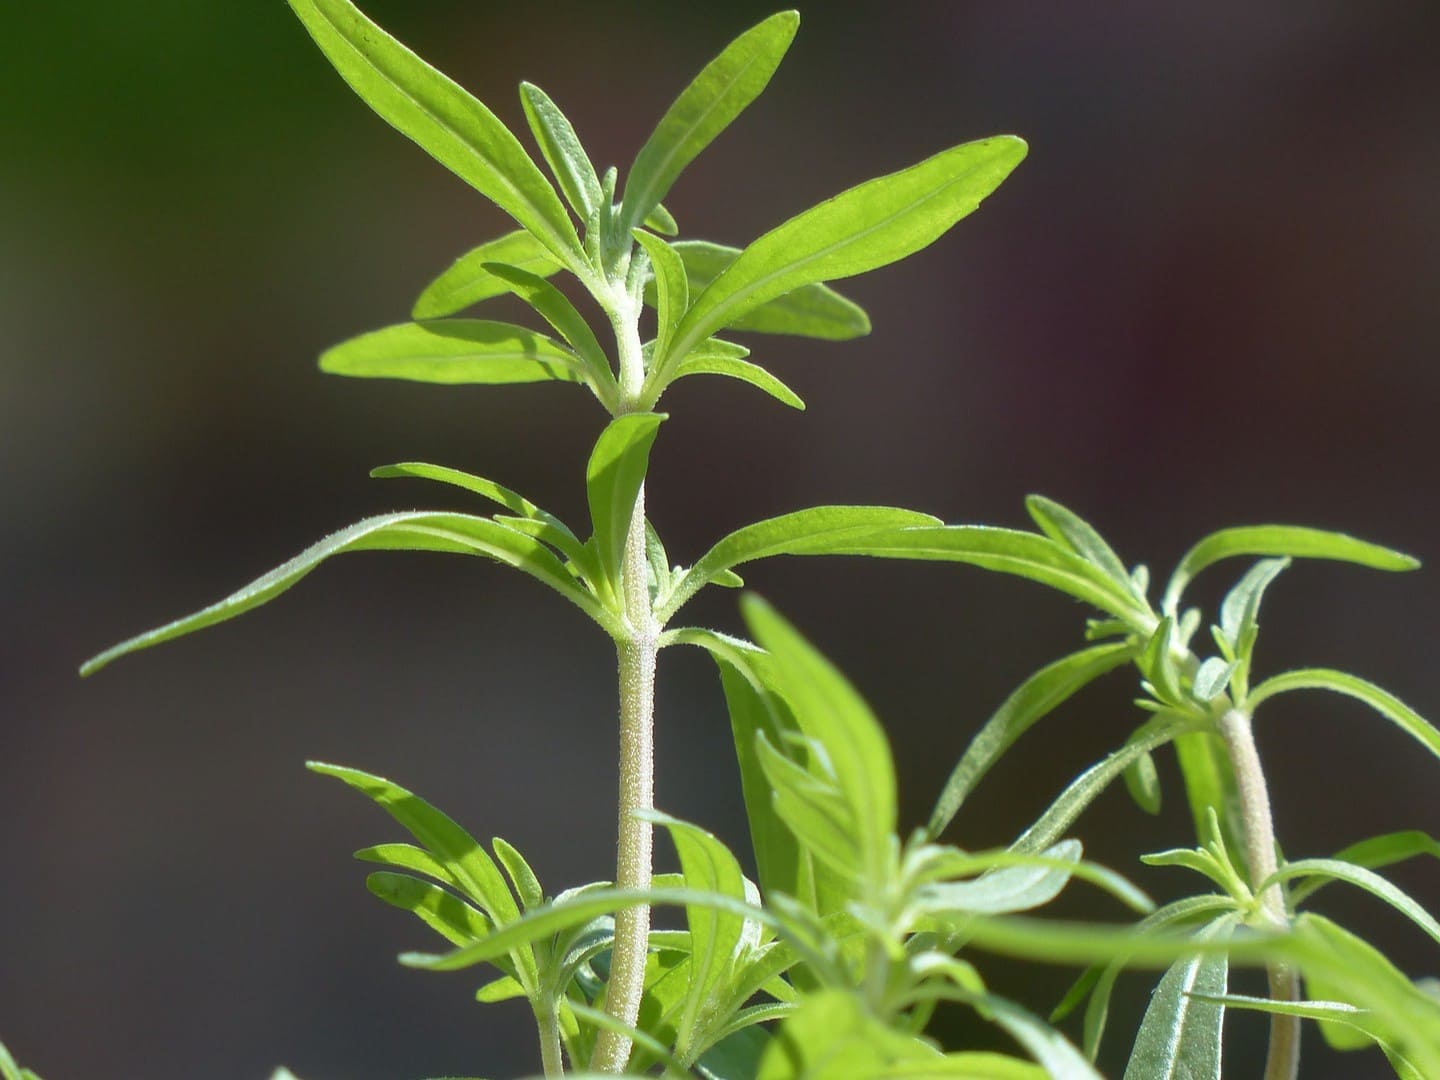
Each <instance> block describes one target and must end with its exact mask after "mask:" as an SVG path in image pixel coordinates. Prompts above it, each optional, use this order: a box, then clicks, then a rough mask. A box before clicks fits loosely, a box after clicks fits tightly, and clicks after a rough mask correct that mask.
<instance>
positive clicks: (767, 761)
mask: <svg viewBox="0 0 1440 1080" xmlns="http://www.w3.org/2000/svg"><path fill="white" fill-rule="evenodd" d="M756 752H757V754H758V757H759V761H760V768H761V770H762V771H763V773H764V775H765V779H766V781H767V783H768V784H769V787H770V791H771V795H770V801H771V803H772V804H773V806H774V808H775V814H776V816H778V817H779V819H780V820H781V821H783V822H784V823H785V827H786V828H787V829H789V830H790V832H791V833H792V834H794V836H795V839H796V840H798V841H799V842H800V846H801V847H802V848H803V849H804V850H805V852H806V854H807V855H812V856H814V857H815V858H816V859H818V860H819V864H820V865H822V866H823V867H824V868H825V869H827V870H829V871H830V872H831V873H833V874H834V875H835V876H836V878H837V879H838V880H839V881H840V882H842V883H843V884H842V887H841V895H842V896H843V897H844V899H846V900H848V899H850V898H852V896H853V894H854V891H855V889H854V883H855V882H857V881H860V880H862V879H863V878H864V877H865V874H866V870H867V863H866V855H867V845H866V839H867V837H866V835H865V830H864V829H863V827H862V826H861V824H860V822H859V821H858V820H857V819H856V810H855V807H854V806H853V805H851V803H850V802H849V801H848V799H847V798H846V793H845V792H844V791H843V790H842V789H841V787H840V785H839V784H838V783H837V782H836V781H835V780H834V779H833V778H828V777H818V776H815V775H814V774H812V773H811V772H810V771H808V770H807V769H805V768H804V767H803V766H801V765H799V764H797V763H796V762H794V761H792V760H791V759H790V758H788V757H786V756H785V755H784V754H782V753H781V752H780V751H779V750H777V749H776V748H775V747H774V746H772V745H771V743H770V740H769V739H767V738H765V736H764V735H761V736H760V737H759V738H758V739H757V740H756ZM819 752H821V751H817V753H819ZM813 756H814V755H813V754H812V757H813ZM797 873H799V874H801V875H802V879H801V884H802V889H803V887H804V885H805V884H806V882H805V881H804V877H803V875H804V873H805V868H804V867H800V868H797ZM826 906H827V905H825V903H824V901H823V900H821V899H818V898H817V900H816V902H815V907H816V910H817V911H818V910H824V909H825V907H826Z"/></svg>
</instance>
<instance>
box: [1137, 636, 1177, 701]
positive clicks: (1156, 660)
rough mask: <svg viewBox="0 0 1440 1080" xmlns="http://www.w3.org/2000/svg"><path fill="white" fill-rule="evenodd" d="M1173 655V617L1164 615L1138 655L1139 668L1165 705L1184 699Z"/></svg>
mask: <svg viewBox="0 0 1440 1080" xmlns="http://www.w3.org/2000/svg"><path fill="white" fill-rule="evenodd" d="M1174 655H1175V619H1174V618H1173V617H1172V616H1170V615H1166V616H1165V617H1164V618H1163V619H1161V620H1160V625H1158V626H1157V627H1156V628H1155V632H1154V633H1153V634H1151V635H1150V640H1149V641H1148V642H1146V644H1145V651H1144V652H1143V653H1141V655H1140V670H1141V671H1142V672H1144V674H1145V678H1146V679H1147V680H1148V681H1149V683H1150V686H1151V688H1152V689H1153V690H1154V692H1155V696H1156V697H1157V698H1159V699H1160V700H1161V701H1162V702H1164V703H1165V704H1166V705H1181V704H1183V703H1184V700H1185V695H1184V693H1183V692H1182V691H1181V689H1180V672H1179V670H1178V669H1177V668H1176V666H1175V658H1174Z"/></svg>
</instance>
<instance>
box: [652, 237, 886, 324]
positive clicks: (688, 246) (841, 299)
mask: <svg viewBox="0 0 1440 1080" xmlns="http://www.w3.org/2000/svg"><path fill="white" fill-rule="evenodd" d="M672 246H673V248H674V250H675V252H676V253H677V254H678V255H679V256H680V260H681V262H683V263H684V264H685V274H686V276H687V277H688V278H689V279H690V290H691V292H693V293H699V292H701V291H703V290H704V289H706V288H707V287H709V285H710V283H711V282H712V281H714V280H715V279H716V278H717V277H719V276H720V275H721V274H723V273H724V272H725V271H726V270H728V269H729V268H730V264H731V263H733V262H734V261H735V260H736V259H737V258H738V257H739V255H740V249H739V248H734V247H728V246H726V245H724V244H712V243H711V242H710V241H708V240H681V241H679V242H678V243H676V244H674V245H672ZM655 293H656V290H655V286H654V283H653V282H647V283H646V289H645V302H646V303H648V304H651V305H652V306H653V305H654V304H655V301H656V295H655ZM729 325H730V326H731V327H732V328H733V329H735V330H748V331H750V332H751V333H755V334H791V335H795V336H797V337H809V338H819V339H820V340H822V341H849V340H850V339H851V338H857V337H864V336H865V335H866V334H868V333H869V332H870V316H868V315H866V314H865V309H864V308H862V307H861V306H860V305H859V304H857V303H855V301H853V300H851V299H849V298H848V297H845V296H842V295H841V294H840V293H838V292H836V291H835V290H834V289H832V288H830V287H829V286H828V285H821V284H818V283H817V284H813V285H802V286H801V287H800V288H798V289H792V290H791V291H790V292H787V293H784V294H782V295H780V296H777V297H776V298H775V299H774V300H770V301H768V302H767V303H764V304H761V305H760V306H759V307H757V308H756V309H755V310H754V311H751V312H750V313H749V314H748V315H744V316H742V317H741V318H739V319H736V320H734V321H732V322H731V323H730V324H729Z"/></svg>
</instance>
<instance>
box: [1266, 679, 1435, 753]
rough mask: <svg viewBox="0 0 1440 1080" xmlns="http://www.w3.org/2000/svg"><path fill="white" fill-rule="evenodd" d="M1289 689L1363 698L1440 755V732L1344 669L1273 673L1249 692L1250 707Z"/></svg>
mask: <svg viewBox="0 0 1440 1080" xmlns="http://www.w3.org/2000/svg"><path fill="white" fill-rule="evenodd" d="M1291 690H1330V691H1332V692H1334V693H1336V694H1344V695H1345V696H1346V697H1353V698H1355V699H1356V700H1357V701H1363V702H1364V703H1365V704H1366V705H1369V706H1370V707H1371V708H1372V709H1374V710H1375V711H1376V712H1378V713H1379V714H1380V715H1381V716H1383V717H1385V719H1387V720H1389V721H1390V722H1391V723H1393V724H1395V725H1396V726H1397V727H1398V728H1400V730H1402V731H1404V732H1405V733H1406V734H1408V735H1410V736H1411V737H1412V738H1414V739H1416V740H1418V741H1419V742H1420V743H1421V744H1423V745H1424V746H1425V748H1426V749H1428V750H1429V751H1430V752H1431V753H1432V754H1435V755H1437V756H1440V731H1437V730H1436V729H1435V727H1434V726H1433V725H1432V724H1430V723H1429V722H1428V721H1427V720H1425V718H1424V717H1422V716H1421V715H1420V714H1419V713H1417V712H1416V711H1415V710H1414V709H1412V708H1410V706H1408V705H1406V704H1405V703H1404V702H1403V701H1401V700H1400V699H1399V698H1397V697H1396V696H1395V695H1394V694H1391V693H1389V692H1388V691H1386V690H1382V689H1380V687H1378V686H1376V685H1375V684H1374V683H1371V682H1366V681H1365V680H1364V679H1361V678H1357V677H1356V676H1354V675H1347V674H1346V673H1345V672H1343V671H1331V670H1329V669H1328V668H1305V669H1302V670H1300V671H1287V672H1285V673H1284V674H1283V675H1276V676H1274V677H1272V678H1269V679H1266V680H1265V681H1264V682H1263V683H1261V684H1260V685H1259V686H1257V687H1256V688H1255V689H1254V690H1252V691H1251V692H1250V698H1249V702H1248V704H1249V707H1250V708H1251V709H1252V710H1254V709H1258V708H1259V707H1260V705H1261V704H1262V703H1263V702H1265V701H1266V700H1267V699H1269V698H1271V697H1274V696H1275V695H1276V694H1281V693H1288V692H1289V691H1291Z"/></svg>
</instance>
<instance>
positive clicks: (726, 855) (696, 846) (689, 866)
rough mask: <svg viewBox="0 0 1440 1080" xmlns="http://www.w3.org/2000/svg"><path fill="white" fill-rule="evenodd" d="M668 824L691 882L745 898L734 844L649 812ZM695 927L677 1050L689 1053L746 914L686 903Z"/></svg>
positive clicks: (659, 822) (690, 923)
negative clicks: (726, 844) (698, 1025)
mask: <svg viewBox="0 0 1440 1080" xmlns="http://www.w3.org/2000/svg"><path fill="white" fill-rule="evenodd" d="M646 816H647V818H648V820H649V821H651V822H652V823H654V824H656V825H663V826H664V827H665V828H666V829H667V830H669V833H670V838H671V840H672V841H674V844H675V850H676V852H677V853H678V854H679V856H680V869H681V872H682V873H683V874H684V877H685V885H686V886H687V887H688V888H691V889H695V890H697V891H702V892H714V893H720V894H722V895H726V896H733V897H734V898H735V899H736V900H739V901H741V902H743V901H744V900H745V878H744V875H743V874H742V873H741V872H740V864H739V863H738V862H736V861H735V856H734V855H732V854H730V849H729V848H727V847H726V846H725V845H724V844H722V843H721V842H720V841H719V840H717V839H716V838H715V837H714V836H713V835H711V834H710V833H708V832H706V831H705V830H704V829H701V828H698V827H697V826H695V825H691V824H689V823H688V822H684V821H680V820H677V819H676V818H672V817H670V816H668V815H666V814H659V813H652V814H648V815H646ZM685 923H686V926H687V927H688V928H689V930H690V986H689V989H688V990H687V991H686V995H685V1005H684V1010H683V1012H682V1014H681V1017H680V1021H679V1023H678V1025H677V1028H676V1031H677V1039H676V1043H675V1046H676V1050H677V1051H678V1052H679V1053H680V1054H682V1055H685V1054H687V1053H688V1052H689V1051H690V1049H691V1043H692V1040H693V1038H694V1036H695V1034H696V1031H695V1025H696V1023H697V1022H698V1021H699V1019H700V1017H701V1015H702V1011H703V1010H704V1009H705V1008H706V1006H707V1005H708V1004H709V1003H710V1001H711V999H712V998H714V997H715V996H717V995H718V994H719V992H720V991H721V989H722V987H723V985H724V983H725V981H726V979H727V977H728V976H729V973H730V970H731V966H732V964H733V962H734V959H735V956H736V954H737V952H738V951H739V949H740V943H741V940H742V938H743V936H744V933H745V920H744V919H743V918H742V917H740V916H739V915H738V914H736V913H734V912H730V911H718V910H716V909H714V908H710V907H705V906H701V905H698V904H696V905H691V906H689V907H687V908H686V909H685Z"/></svg>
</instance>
